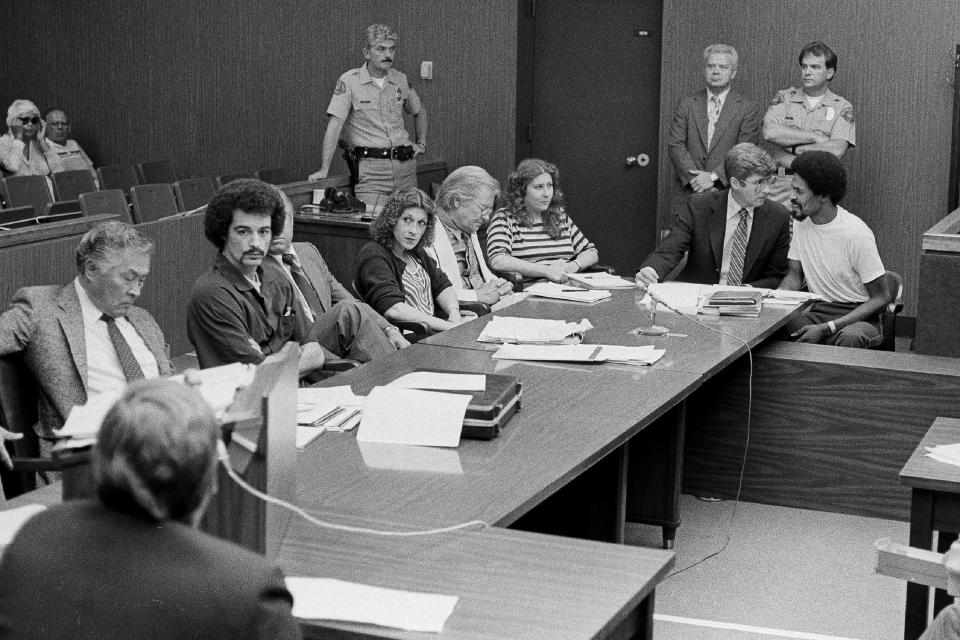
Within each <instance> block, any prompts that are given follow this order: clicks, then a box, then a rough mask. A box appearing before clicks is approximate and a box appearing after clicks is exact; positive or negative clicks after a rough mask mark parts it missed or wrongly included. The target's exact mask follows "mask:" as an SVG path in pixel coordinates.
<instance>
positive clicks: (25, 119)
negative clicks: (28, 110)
mask: <svg viewBox="0 0 960 640" xmlns="http://www.w3.org/2000/svg"><path fill="white" fill-rule="evenodd" d="M17 120H19V121H20V124H40V118H38V117H37V116H32V117H28V116H17Z"/></svg>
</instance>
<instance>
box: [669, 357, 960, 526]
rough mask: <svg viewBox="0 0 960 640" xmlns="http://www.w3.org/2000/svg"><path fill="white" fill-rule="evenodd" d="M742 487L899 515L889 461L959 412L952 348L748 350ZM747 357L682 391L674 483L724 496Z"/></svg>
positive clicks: (738, 456)
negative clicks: (936, 352) (931, 351)
mask: <svg viewBox="0 0 960 640" xmlns="http://www.w3.org/2000/svg"><path fill="white" fill-rule="evenodd" d="M753 361H754V374H753V411H752V420H751V427H750V448H749V453H748V456H747V462H746V470H745V473H744V479H743V490H742V493H741V496H740V497H741V499H743V500H746V501H751V502H762V503H768V504H775V505H782V506H788V507H797V508H803V509H816V510H821V511H831V512H838V513H847V514H854V515H863V516H873V517H880V518H890V519H897V520H907V519H908V518H909V514H910V491H909V489H907V488H904V487H901V486H900V483H899V478H898V473H899V471H900V469H901V468H902V467H903V465H904V463H905V462H906V461H907V459H908V458H909V457H910V454H911V453H912V452H913V450H914V448H915V447H916V445H917V442H919V441H920V439H921V438H923V435H924V434H925V433H926V431H927V429H929V427H930V424H931V423H932V422H933V420H934V419H935V418H936V417H937V416H947V417H960V393H958V390H960V360H956V359H954V358H946V357H939V356H927V355H915V354H908V353H895V352H885V351H872V350H863V349H845V348H840V347H831V346H824V345H813V344H797V343H791V342H779V341H773V342H770V343H768V344H766V345H763V346H762V347H760V348H758V349H757V350H756V351H755V352H754V358H753ZM747 377H748V362H747V359H746V357H744V358H741V359H740V360H739V361H737V362H736V363H735V364H734V365H732V366H731V367H729V368H728V369H727V371H726V372H725V373H724V374H722V375H718V376H716V377H715V378H714V379H713V380H711V381H709V382H707V383H706V384H705V385H704V386H703V388H702V389H700V390H699V391H698V392H697V393H698V394H699V395H697V396H696V401H694V402H690V403H688V414H687V433H686V437H687V440H686V447H685V456H684V465H685V469H684V482H683V488H684V492H686V493H690V494H694V495H699V496H717V497H724V498H733V497H734V496H735V495H736V490H737V482H738V478H739V473H740V467H741V462H742V459H743V448H744V441H745V436H746V416H747V398H748V394H747Z"/></svg>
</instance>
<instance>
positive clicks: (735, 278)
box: [727, 208, 747, 287]
mask: <svg viewBox="0 0 960 640" xmlns="http://www.w3.org/2000/svg"><path fill="white" fill-rule="evenodd" d="M739 214H740V222H738V223H737V230H736V231H734V232H733V238H732V239H731V240H730V268H729V269H728V270H727V284H728V285H730V286H732V287H739V286H740V285H741V284H743V258H744V256H746V254H747V210H746V209H743V208H741V209H740V211H739Z"/></svg>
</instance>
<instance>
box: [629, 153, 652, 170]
mask: <svg viewBox="0 0 960 640" xmlns="http://www.w3.org/2000/svg"><path fill="white" fill-rule="evenodd" d="M648 164H650V156H648V155H647V154H645V153H640V154H637V155H635V156H630V157H629V158H627V166H628V167H645V166H647V165H648Z"/></svg>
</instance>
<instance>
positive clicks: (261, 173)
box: [254, 168, 290, 184]
mask: <svg viewBox="0 0 960 640" xmlns="http://www.w3.org/2000/svg"><path fill="white" fill-rule="evenodd" d="M254 175H255V176H256V177H257V180H263V181H264V182H266V183H267V184H287V183H288V182H290V176H289V174H288V173H287V170H286V169H280V168H276V169H257V171H256V173H255V174H254Z"/></svg>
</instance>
